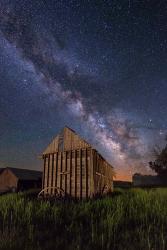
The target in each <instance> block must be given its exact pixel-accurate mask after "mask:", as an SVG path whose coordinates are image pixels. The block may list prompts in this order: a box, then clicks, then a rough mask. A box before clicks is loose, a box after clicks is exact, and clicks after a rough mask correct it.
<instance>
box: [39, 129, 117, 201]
mask: <svg viewBox="0 0 167 250" xmlns="http://www.w3.org/2000/svg"><path fill="white" fill-rule="evenodd" d="M42 158H43V160H44V168H43V180H42V188H43V189H42V191H41V192H40V194H39V196H40V195H42V196H44V197H52V196H62V195H63V196H64V195H66V196H70V197H73V198H79V199H82V198H89V197H93V196H95V195H98V194H99V195H101V194H104V193H107V192H112V191H113V175H114V171H113V167H112V166H111V165H110V164H109V163H108V162H107V161H106V160H105V159H104V158H103V157H102V156H101V155H100V154H99V153H98V152H97V150H95V149H94V148H93V147H92V146H91V145H90V144H89V143H87V142H86V141H85V140H83V139H82V138H81V137H80V136H78V135H77V134H76V133H75V131H73V130H72V129H70V128H68V127H65V128H64V129H63V130H62V131H61V132H60V133H59V134H58V135H57V136H56V138H55V139H54V140H53V141H52V142H51V144H50V145H49V146H48V147H47V148H46V150H45V151H44V152H43V157H42Z"/></svg>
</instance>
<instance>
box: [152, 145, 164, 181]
mask: <svg viewBox="0 0 167 250" xmlns="http://www.w3.org/2000/svg"><path fill="white" fill-rule="evenodd" d="M154 155H155V157H156V159H155V161H151V162H149V166H150V168H151V169H152V170H154V171H155V172H156V173H157V174H158V175H159V176H161V177H164V178H167V145H166V146H165V148H163V149H161V150H160V149H159V148H155V149H154Z"/></svg>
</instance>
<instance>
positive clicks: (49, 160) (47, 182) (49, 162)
mask: <svg viewBox="0 0 167 250" xmlns="http://www.w3.org/2000/svg"><path fill="white" fill-rule="evenodd" d="M49 170H50V155H48V172H47V185H46V187H49ZM49 191H50V190H49V189H48V190H47V193H49Z"/></svg>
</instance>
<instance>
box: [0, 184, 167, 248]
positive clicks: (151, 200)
mask: <svg viewBox="0 0 167 250" xmlns="http://www.w3.org/2000/svg"><path fill="white" fill-rule="evenodd" d="M0 249H8V250H9V249H18V250H19V249H22V250H25V249H34V250H39V249H47V250H48V249H50V250H51V249H52V250H53V249H59V250H60V249H63V250H67V249H68V250H74V249H84V250H88V249H104V250H106V249H112V250H115V249H120V250H122V249H124V250H125V249H127V250H132V249H133V250H136V249H141V250H166V249H167V189H165V188H159V189H148V190H142V189H131V190H127V191H126V190H125V191H123V190H117V192H115V193H114V194H113V196H111V197H106V198H103V199H98V200H92V201H87V202H77V203H74V202H68V203H67V202H64V203H62V202H58V203H56V204H55V203H54V204H51V203H49V202H44V201H37V200H36V199H30V198H29V195H28V194H26V193H20V194H9V195H4V196H0Z"/></svg>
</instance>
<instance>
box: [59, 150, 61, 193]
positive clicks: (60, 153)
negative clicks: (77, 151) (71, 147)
mask: <svg viewBox="0 0 167 250" xmlns="http://www.w3.org/2000/svg"><path fill="white" fill-rule="evenodd" d="M60 172H62V152H60ZM60 172H59V175H60ZM60 188H62V175H60Z"/></svg>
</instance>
